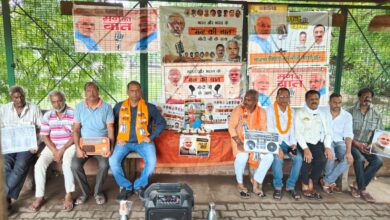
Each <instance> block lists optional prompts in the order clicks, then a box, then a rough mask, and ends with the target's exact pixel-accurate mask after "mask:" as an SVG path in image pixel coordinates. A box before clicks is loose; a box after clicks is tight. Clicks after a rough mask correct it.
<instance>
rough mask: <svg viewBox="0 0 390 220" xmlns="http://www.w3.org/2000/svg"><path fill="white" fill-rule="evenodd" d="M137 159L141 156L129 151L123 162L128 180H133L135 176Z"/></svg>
mask: <svg viewBox="0 0 390 220" xmlns="http://www.w3.org/2000/svg"><path fill="white" fill-rule="evenodd" d="M139 159H142V157H141V156H140V155H139V154H138V153H136V152H131V153H129V154H128V155H127V156H126V159H125V160H124V162H123V163H124V164H123V168H124V172H125V175H126V174H127V175H128V178H129V179H130V180H134V179H135V178H136V177H137V174H138V173H137V172H138V163H139Z"/></svg>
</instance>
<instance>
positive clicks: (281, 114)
mask: <svg viewBox="0 0 390 220" xmlns="http://www.w3.org/2000/svg"><path fill="white" fill-rule="evenodd" d="M294 116H295V113H294V110H293V109H291V107H290V91H289V90H288V89H287V88H279V89H278V91H277V94H276V101H275V102H274V104H273V105H270V106H268V107H267V125H268V126H267V127H268V131H269V132H275V133H278V134H279V146H280V148H279V153H278V154H277V155H276V154H275V155H274V162H273V164H272V170H273V174H274V180H273V184H274V188H275V189H274V194H273V198H274V199H276V200H281V199H282V197H283V191H282V188H283V157H284V154H287V155H288V157H289V158H290V159H291V160H292V167H291V169H290V175H289V177H288V179H287V182H286V190H287V192H289V194H290V195H291V197H292V198H293V199H295V200H298V199H300V198H301V195H300V193H299V192H298V191H296V190H295V184H296V182H297V180H298V177H299V173H300V170H301V166H302V155H301V153H300V152H299V151H297V140H296V138H295V127H294Z"/></svg>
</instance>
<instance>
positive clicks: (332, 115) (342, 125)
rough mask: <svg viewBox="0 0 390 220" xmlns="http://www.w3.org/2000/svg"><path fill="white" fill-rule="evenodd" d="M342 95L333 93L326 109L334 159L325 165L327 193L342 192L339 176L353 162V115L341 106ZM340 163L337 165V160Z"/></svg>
mask: <svg viewBox="0 0 390 220" xmlns="http://www.w3.org/2000/svg"><path fill="white" fill-rule="evenodd" d="M341 101H342V97H341V95H340V94H338V93H333V94H332V95H330V97H329V107H330V109H328V108H327V109H326V111H325V119H326V121H327V122H328V123H329V127H330V129H331V132H332V148H331V150H332V155H333V160H328V161H327V162H326V166H325V177H324V179H323V182H321V184H322V189H323V190H324V191H325V192H326V193H333V192H341V190H340V189H339V188H338V187H337V185H336V180H337V178H338V177H339V176H340V175H341V174H343V173H344V172H345V171H347V170H348V167H349V166H350V165H351V164H352V163H353V157H352V154H351V145H352V140H353V130H352V115H351V114H350V113H348V112H347V111H345V110H344V109H342V108H341ZM336 159H338V160H339V163H338V164H337V165H336V164H335V160H336Z"/></svg>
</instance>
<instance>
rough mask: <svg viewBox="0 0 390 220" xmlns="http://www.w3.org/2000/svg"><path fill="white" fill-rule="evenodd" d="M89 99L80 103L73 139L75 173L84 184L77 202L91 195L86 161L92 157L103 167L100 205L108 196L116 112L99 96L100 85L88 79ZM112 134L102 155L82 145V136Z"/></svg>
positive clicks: (98, 195)
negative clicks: (105, 190)
mask: <svg viewBox="0 0 390 220" xmlns="http://www.w3.org/2000/svg"><path fill="white" fill-rule="evenodd" d="M84 93H85V101H83V102H80V103H79V104H77V105H76V109H75V116H74V125H73V138H74V144H75V146H76V156H75V157H73V160H72V164H71V168H72V171H73V175H74V177H75V178H76V180H77V182H78V183H79V185H80V188H81V193H82V195H81V196H80V197H79V198H78V199H77V200H76V202H75V204H76V205H81V204H83V203H85V202H86V201H87V200H88V199H89V196H90V195H91V189H90V187H89V185H88V180H87V176H86V175H85V171H84V168H83V166H84V164H85V162H87V160H88V159H89V158H91V157H93V158H96V159H97V160H98V163H99V170H98V173H97V176H96V183H95V190H94V197H95V201H96V204H98V205H102V204H104V203H105V202H106V198H105V196H104V194H103V192H102V188H103V183H104V180H105V179H106V177H107V173H108V157H109V156H110V155H111V150H112V148H113V145H114V115H113V112H112V107H111V106H110V104H108V103H106V102H104V101H103V100H102V99H101V98H100V97H99V87H98V86H97V85H96V84H95V83H94V82H87V83H86V84H85V86H84ZM95 137H96V138H103V137H108V138H109V140H110V143H109V144H110V147H108V148H107V149H106V151H105V152H103V153H102V155H87V152H86V151H85V150H84V149H83V148H82V147H81V146H80V138H95Z"/></svg>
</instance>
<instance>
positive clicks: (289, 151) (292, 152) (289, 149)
mask: <svg viewBox="0 0 390 220" xmlns="http://www.w3.org/2000/svg"><path fill="white" fill-rule="evenodd" d="M287 153H288V154H289V153H291V154H292V155H297V149H295V150H293V149H292V148H291V147H289V148H288V149H287Z"/></svg>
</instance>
